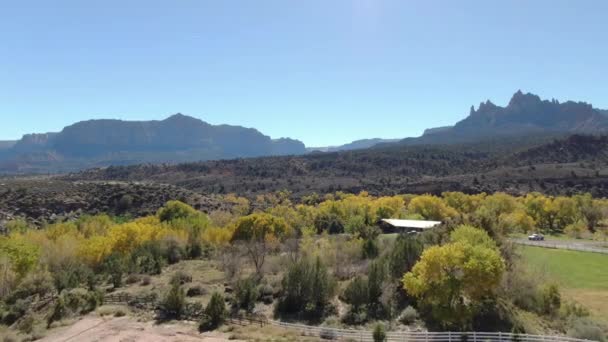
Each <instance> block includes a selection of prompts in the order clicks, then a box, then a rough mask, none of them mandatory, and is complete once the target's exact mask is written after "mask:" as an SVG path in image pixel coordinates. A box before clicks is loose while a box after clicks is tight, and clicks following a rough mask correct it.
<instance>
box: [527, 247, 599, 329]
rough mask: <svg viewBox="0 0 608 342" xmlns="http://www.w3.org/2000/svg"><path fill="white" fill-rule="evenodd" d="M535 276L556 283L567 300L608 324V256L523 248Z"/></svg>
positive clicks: (540, 248)
mask: <svg viewBox="0 0 608 342" xmlns="http://www.w3.org/2000/svg"><path fill="white" fill-rule="evenodd" d="M520 251H521V254H522V256H523V258H524V262H525V263H526V265H528V266H529V267H530V268H531V270H532V271H533V272H536V273H537V274H539V275H542V274H546V275H547V277H548V278H549V279H552V280H554V281H556V282H557V283H558V284H559V285H560V287H561V289H562V293H563V295H564V297H566V298H568V299H572V300H575V301H576V302H578V303H580V304H582V305H584V306H585V307H587V308H588V309H590V310H591V312H592V313H593V315H594V316H596V317H597V318H598V319H600V320H601V321H603V322H604V323H608V255H607V254H599V253H589V252H577V251H568V250H562V249H550V248H542V247H530V246H520Z"/></svg>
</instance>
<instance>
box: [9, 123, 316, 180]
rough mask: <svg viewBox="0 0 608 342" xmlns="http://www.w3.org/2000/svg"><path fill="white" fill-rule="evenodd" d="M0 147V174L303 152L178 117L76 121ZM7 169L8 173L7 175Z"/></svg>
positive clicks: (252, 133)
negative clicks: (51, 131)
mask: <svg viewBox="0 0 608 342" xmlns="http://www.w3.org/2000/svg"><path fill="white" fill-rule="evenodd" d="M0 146H5V147H4V149H3V153H2V154H0V170H2V169H3V168H4V171H5V172H7V171H8V172H11V171H16V172H19V171H21V172H29V171H31V172H36V171H66V170H74V169H82V168H88V167H96V166H106V165H124V164H134V163H146V162H185V161H196V160H209V159H227V158H244V157H257V156H272V155H289V154H302V153H305V152H306V148H305V146H304V144H303V143H302V142H300V141H298V140H294V139H289V138H281V139H275V140H273V139H271V138H270V137H268V136H266V135H264V134H262V133H260V132H259V131H258V130H256V129H253V128H245V127H241V126H231V125H211V124H209V123H207V122H204V121H202V120H200V119H197V118H193V117H190V116H187V115H183V114H175V115H172V116H170V117H168V118H167V119H165V120H162V121H123V120H112V119H103V120H88V121H81V122H77V123H75V124H73V125H70V126H67V127H65V128H64V129H63V130H62V131H61V132H59V133H44V134H26V135H24V136H23V138H22V139H20V140H19V141H17V142H7V143H4V144H1V145H0ZM7 165H10V168H12V170H6V168H7ZM15 165H17V166H15ZM15 168H17V169H16V170H15Z"/></svg>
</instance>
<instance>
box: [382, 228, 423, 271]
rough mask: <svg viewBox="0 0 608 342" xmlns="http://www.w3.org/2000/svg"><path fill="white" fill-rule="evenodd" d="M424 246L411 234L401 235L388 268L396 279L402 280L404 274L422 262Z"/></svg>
mask: <svg viewBox="0 0 608 342" xmlns="http://www.w3.org/2000/svg"><path fill="white" fill-rule="evenodd" d="M423 249H424V246H423V245H422V243H421V242H420V240H418V239H417V238H415V237H413V236H412V235H410V234H399V236H398V237H397V240H395V244H394V245H393V248H392V250H391V251H390V253H389V256H388V268H389V271H390V275H391V277H392V278H394V279H401V278H402V277H403V275H404V274H406V273H407V272H409V271H411V270H412V267H414V265H415V264H416V262H418V260H420V255H422V250H423Z"/></svg>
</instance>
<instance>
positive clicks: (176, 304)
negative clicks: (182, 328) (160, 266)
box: [160, 282, 186, 318]
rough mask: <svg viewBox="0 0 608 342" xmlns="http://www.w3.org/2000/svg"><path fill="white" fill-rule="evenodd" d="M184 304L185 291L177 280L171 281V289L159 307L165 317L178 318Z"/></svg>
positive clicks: (182, 311)
mask: <svg viewBox="0 0 608 342" xmlns="http://www.w3.org/2000/svg"><path fill="white" fill-rule="evenodd" d="M185 305H186V293H185V292H184V289H183V288H182V286H181V285H180V283H179V282H172V285H171V289H170V290H169V292H167V294H166V295H165V297H164V298H163V300H162V302H161V305H160V306H161V309H162V312H163V314H164V315H165V317H166V318H180V317H181V316H182V314H183V313H184V308H185Z"/></svg>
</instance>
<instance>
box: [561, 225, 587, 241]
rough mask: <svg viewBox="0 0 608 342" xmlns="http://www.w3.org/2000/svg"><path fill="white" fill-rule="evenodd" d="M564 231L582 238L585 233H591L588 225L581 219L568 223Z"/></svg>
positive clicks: (573, 236) (574, 237)
mask: <svg viewBox="0 0 608 342" xmlns="http://www.w3.org/2000/svg"><path fill="white" fill-rule="evenodd" d="M564 233H565V234H566V235H568V236H569V237H571V238H573V239H582V238H583V237H584V236H585V235H588V234H590V233H589V229H588V228H587V225H586V224H585V223H584V222H581V221H579V222H574V223H571V224H569V225H567V226H566V228H564Z"/></svg>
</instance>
